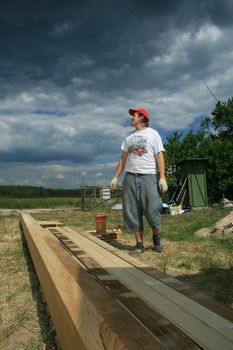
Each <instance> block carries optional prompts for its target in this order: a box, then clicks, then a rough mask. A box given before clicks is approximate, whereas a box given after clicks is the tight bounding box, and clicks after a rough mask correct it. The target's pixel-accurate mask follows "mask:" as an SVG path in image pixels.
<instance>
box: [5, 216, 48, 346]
mask: <svg viewBox="0 0 233 350" xmlns="http://www.w3.org/2000/svg"><path fill="white" fill-rule="evenodd" d="M26 251H27V248H25V247H24V246H23V244H22V239H21V232H20V228H19V218H18V217H16V216H13V217H0V255H1V264H0V283H1V287H0V290H1V292H0V348H1V349H4V350H7V349H30V350H36V349H37V350H38V349H44V344H45V343H47V344H52V338H51V337H50V335H49V327H47V326H44V329H43V331H42V327H41V324H46V323H45V319H46V315H45V313H44V314H43V313H40V314H39V313H38V305H40V304H41V305H42V300H41V296H40V294H39V291H37V292H36V290H37V289H38V283H37V277H36V273H35V272H34V274H33V273H32V271H33V270H34V267H33V265H32V262H31V261H30V260H28V258H29V257H30V255H29V254H28V252H26ZM28 264H30V265H28ZM28 266H29V267H28ZM35 295H36V297H35ZM43 315H44V316H43ZM43 317H44V322H43V321H42V318H43ZM50 348H51V349H52V345H51V347H50Z"/></svg>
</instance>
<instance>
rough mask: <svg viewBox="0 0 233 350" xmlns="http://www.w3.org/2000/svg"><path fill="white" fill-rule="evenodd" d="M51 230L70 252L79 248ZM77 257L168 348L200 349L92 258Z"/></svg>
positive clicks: (173, 349)
mask: <svg viewBox="0 0 233 350" xmlns="http://www.w3.org/2000/svg"><path fill="white" fill-rule="evenodd" d="M50 231H52V232H53V233H54V234H55V235H56V236H57V237H58V238H61V236H62V243H63V244H65V245H66V247H67V248H68V249H70V251H71V252H72V253H74V254H75V252H76V251H77V250H80V248H79V247H78V246H76V247H75V248H74V244H69V243H68V244H67V243H66V242H67V240H64V237H65V236H64V235H60V234H59V233H58V231H57V230H54V229H52V230H50ZM78 259H79V260H80V261H81V262H82V264H83V265H84V266H86V267H87V268H88V271H89V272H90V273H91V274H93V275H94V276H95V277H96V278H97V279H98V280H100V281H101V283H102V284H103V285H104V286H105V288H107V290H109V291H110V293H111V294H112V295H114V297H116V298H117V299H118V300H119V301H120V302H121V304H122V305H124V307H126V308H127V310H129V311H130V312H131V313H132V314H133V315H134V316H135V317H136V318H137V319H138V320H139V321H140V322H141V323H142V324H143V325H144V326H145V327H146V328H147V329H148V330H149V331H150V332H151V333H152V334H154V335H155V336H156V337H157V338H158V339H159V340H160V341H161V343H163V344H164V345H165V346H166V349H168V350H180V349H190V350H191V349H192V350H194V349H195V350H197V349H200V347H199V346H197V344H195V343H194V342H193V341H192V340H191V339H189V338H188V337H187V336H185V334H183V332H181V331H180V330H179V329H178V328H177V327H175V326H174V325H173V324H172V323H171V322H170V321H168V320H167V319H166V318H164V317H163V316H162V315H161V314H160V313H158V312H156V311H155V310H152V309H151V308H149V306H148V305H147V304H146V303H145V302H144V301H143V300H142V298H139V297H138V296H137V295H136V294H135V293H133V292H132V291H130V290H129V289H128V288H127V287H126V286H124V285H123V284H121V283H120V282H119V281H118V280H117V279H115V278H114V277H113V276H112V275H110V274H109V273H108V272H107V271H106V270H105V269H103V268H101V266H100V265H99V264H97V263H96V262H95V261H94V260H93V259H91V258H90V257H88V256H87V255H82V256H78Z"/></svg>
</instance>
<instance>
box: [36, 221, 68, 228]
mask: <svg viewBox="0 0 233 350" xmlns="http://www.w3.org/2000/svg"><path fill="white" fill-rule="evenodd" d="M37 223H38V224H39V225H41V226H42V227H57V226H62V225H63V223H62V222H60V221H48V220H37Z"/></svg>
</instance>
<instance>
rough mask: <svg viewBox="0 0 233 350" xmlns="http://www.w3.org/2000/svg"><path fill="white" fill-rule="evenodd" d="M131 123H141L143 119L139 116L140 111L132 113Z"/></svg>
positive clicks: (133, 124)
mask: <svg viewBox="0 0 233 350" xmlns="http://www.w3.org/2000/svg"><path fill="white" fill-rule="evenodd" d="M130 118H131V125H132V126H134V127H136V126H137V125H138V124H139V123H141V119H140V117H139V113H138V112H135V113H134V114H133V115H131V117H130Z"/></svg>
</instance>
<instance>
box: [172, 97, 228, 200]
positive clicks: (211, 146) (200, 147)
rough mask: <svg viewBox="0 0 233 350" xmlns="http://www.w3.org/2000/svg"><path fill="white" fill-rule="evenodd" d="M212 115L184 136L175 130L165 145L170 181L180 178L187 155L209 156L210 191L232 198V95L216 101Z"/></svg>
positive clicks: (211, 194) (212, 195)
mask: <svg viewBox="0 0 233 350" xmlns="http://www.w3.org/2000/svg"><path fill="white" fill-rule="evenodd" d="M211 115H212V116H210V117H209V116H207V117H205V118H204V119H203V120H202V122H201V125H200V130H199V131H198V132H197V133H193V131H190V132H188V134H187V135H186V136H185V137H183V138H182V136H183V133H182V132H181V131H174V132H173V133H172V134H171V135H170V136H169V137H168V138H167V140H168V143H167V144H166V145H165V150H166V152H165V157H166V166H167V174H168V183H171V182H172V181H177V180H178V177H179V174H178V164H179V162H180V161H182V160H184V159H187V158H199V157H200V158H210V159H209V161H208V169H207V185H208V194H209V198H210V200H211V201H214V200H219V199H220V198H221V197H222V195H223V194H224V195H225V196H226V197H227V198H229V199H232V198H233V137H232V136H233V97H231V98H229V99H228V101H227V102H226V103H225V102H220V101H219V102H217V103H216V106H215V109H214V110H213V112H212V113H211Z"/></svg>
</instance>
